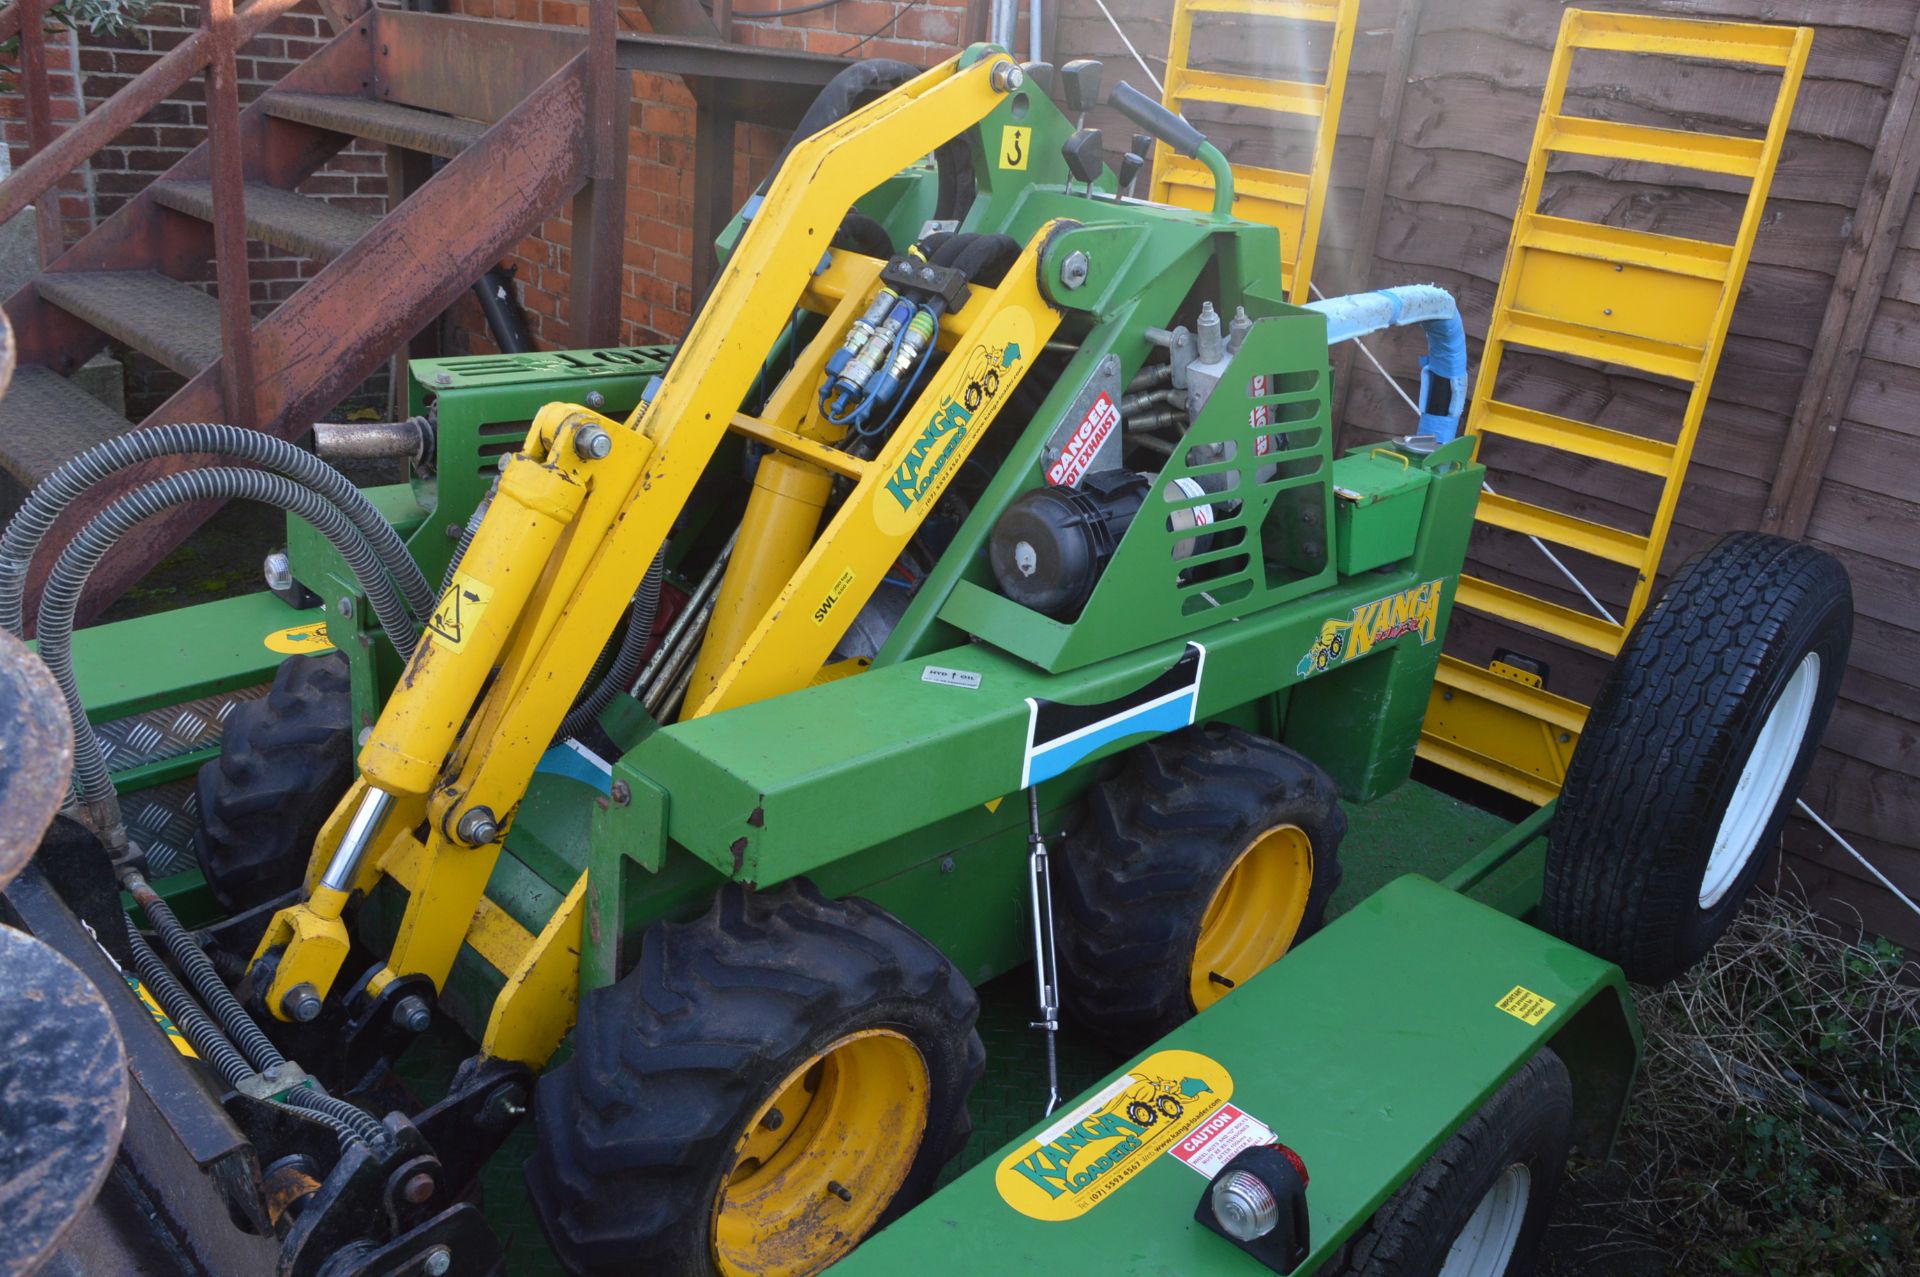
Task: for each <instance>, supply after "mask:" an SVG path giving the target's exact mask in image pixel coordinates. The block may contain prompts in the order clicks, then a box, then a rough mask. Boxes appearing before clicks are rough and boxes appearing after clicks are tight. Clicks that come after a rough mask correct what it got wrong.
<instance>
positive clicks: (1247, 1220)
mask: <svg viewBox="0 0 1920 1277" xmlns="http://www.w3.org/2000/svg"><path fill="white" fill-rule="evenodd" d="M1213 1215H1214V1218H1215V1219H1217V1220H1219V1221H1220V1227H1221V1228H1222V1229H1224V1230H1225V1231H1226V1234H1227V1236H1229V1237H1232V1238H1233V1239H1234V1240H1236V1241H1243V1242H1250V1241H1253V1240H1254V1239H1255V1238H1258V1237H1265V1236H1266V1235H1267V1234H1268V1233H1270V1232H1272V1231H1273V1229H1274V1225H1276V1224H1278V1223H1279V1222H1280V1203H1279V1202H1277V1201H1275V1200H1274V1197H1273V1190H1272V1189H1270V1188H1268V1187H1267V1185H1266V1183H1265V1182H1264V1181H1263V1180H1261V1178H1260V1177H1259V1176H1258V1175H1255V1174H1254V1173H1253V1172H1251V1171H1235V1172H1234V1173H1233V1174H1231V1175H1228V1176H1225V1177H1224V1178H1222V1179H1221V1180H1219V1181H1218V1182H1217V1183H1215V1184H1214V1186H1213Z"/></svg>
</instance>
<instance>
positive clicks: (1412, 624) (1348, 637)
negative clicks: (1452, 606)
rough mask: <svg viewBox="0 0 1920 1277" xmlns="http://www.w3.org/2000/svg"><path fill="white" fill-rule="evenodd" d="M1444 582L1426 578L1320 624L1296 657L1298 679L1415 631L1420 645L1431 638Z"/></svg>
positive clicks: (1349, 659) (1438, 611)
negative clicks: (1315, 635)
mask: <svg viewBox="0 0 1920 1277" xmlns="http://www.w3.org/2000/svg"><path fill="white" fill-rule="evenodd" d="M1444 584H1445V582H1444V581H1438V580H1435V581H1428V582H1426V583H1424V584H1422V585H1416V586H1413V587H1412V588H1411V589H1406V590H1402V591H1400V592H1399V593H1398V594H1389V595H1387V596H1386V597H1385V598H1383V599H1375V600H1373V601H1372V602H1371V603H1362V604H1361V605H1360V606H1359V607H1357V608H1355V609H1353V615H1352V616H1349V617H1334V618H1332V619H1330V620H1328V621H1327V623H1326V624H1325V625H1322V626H1321V627H1320V637H1318V638H1316V639H1315V640H1314V641H1313V646H1312V647H1310V648H1308V649H1307V654H1306V655H1305V656H1303V657H1301V658H1300V665H1299V668H1298V670H1297V671H1296V672H1297V673H1298V674H1299V675H1300V677H1301V678H1308V677H1311V676H1312V675H1314V674H1324V673H1326V672H1327V671H1328V670H1330V669H1333V668H1335V667H1336V666H1340V665H1345V664H1346V663H1347V662H1348V661H1351V660H1353V659H1355V658H1356V657H1361V656H1365V655H1366V654H1367V653H1368V652H1371V651H1372V650H1373V649H1374V648H1375V647H1378V646H1379V645H1380V644H1382V643H1386V642H1389V641H1391V640H1393V639H1397V638H1403V637H1405V636H1406V635H1409V634H1418V635H1419V636H1420V642H1421V644H1422V645H1423V646H1424V645H1425V644H1428V643H1431V642H1433V640H1434V636H1435V635H1436V634H1437V633H1438V630H1439V625H1440V590H1441V587H1442V586H1443V585H1444Z"/></svg>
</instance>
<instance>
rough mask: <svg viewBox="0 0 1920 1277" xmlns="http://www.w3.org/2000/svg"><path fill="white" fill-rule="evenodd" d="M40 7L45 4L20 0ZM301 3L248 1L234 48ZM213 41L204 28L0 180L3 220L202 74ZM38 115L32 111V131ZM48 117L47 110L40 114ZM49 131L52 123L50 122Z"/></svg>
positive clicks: (240, 12)
mask: <svg viewBox="0 0 1920 1277" xmlns="http://www.w3.org/2000/svg"><path fill="white" fill-rule="evenodd" d="M20 3H22V4H31V5H35V6H38V5H39V4H42V3H44V0H20ZM299 3H300V0H248V3H247V4H245V5H243V6H241V7H240V8H239V9H236V10H235V11H234V24H235V33H234V45H235V47H236V48H237V47H239V46H240V45H242V44H245V43H246V42H247V41H248V40H251V39H253V37H254V36H256V35H258V34H259V33H260V30H261V28H263V27H265V26H266V25H267V24H268V23H270V22H272V21H273V20H274V19H276V18H278V17H279V16H280V15H281V14H283V13H285V12H286V11H287V10H289V9H291V8H293V7H294V6H295V5H296V4H299ZM211 41H212V37H211V36H210V35H209V34H208V33H207V31H206V30H205V28H202V29H201V30H199V31H195V32H194V33H193V34H192V35H190V36H188V37H187V38H186V39H184V40H182V41H181V42H180V43H179V44H177V45H175V46H174V47H173V48H172V49H171V50H169V51H168V52H167V53H166V54H165V55H164V56H162V57H161V59H160V60H159V61H158V62H155V63H154V64H153V65H152V66H150V67H148V68H147V69H146V70H145V71H142V72H141V73H140V74H139V75H137V76H135V77H134V79H133V81H132V82H131V83H130V84H128V85H127V87H126V88H124V89H121V90H120V91H119V92H118V93H116V94H114V95H113V96H112V97H110V98H108V99H107V100H106V101H105V102H102V103H101V104H100V105H99V106H97V107H95V108H94V109H93V110H91V111H89V112H87V115H86V118H85V119H83V120H81V121H80V122H79V123H78V124H76V125H74V126H73V127H72V128H70V129H68V130H67V131H66V132H64V133H62V134H61V135H60V136H59V137H57V138H54V139H53V140H52V141H51V142H50V143H48V145H47V146H46V148H45V149H44V150H40V149H36V150H35V153H34V156H33V158H32V159H30V160H28V161H27V162H26V163H24V164H22V165H21V166H20V167H19V168H17V169H15V170H14V172H13V176H12V177H9V178H8V179H7V180H6V181H4V182H0V222H4V221H6V220H8V219H9V218H11V217H12V216H13V215H14V214H16V213H18V212H19V211H20V210H21V209H23V208H25V207H26V206H27V205H29V204H31V203H33V202H34V201H35V200H36V199H38V198H40V196H41V195H42V194H44V193H45V192H47V191H49V190H51V189H53V187H54V185H55V184H56V183H58V182H59V181H60V179H61V178H63V177H65V176H66V175H67V174H68V173H71V172H72V171H73V170H74V169H77V168H79V167H80V166H81V165H82V164H84V163H86V162H87V160H88V159H90V158H92V156H93V153H94V152H95V151H97V150H99V149H100V148H101V147H103V146H105V145H106V144H107V143H109V142H111V141H112V140H113V139H114V138H116V137H118V136H120V134H122V133H124V132H126V130H127V129H128V128H129V127H130V126H131V125H133V124H135V123H136V122H138V121H139V120H140V119H141V118H142V117H143V116H145V115H146V114H147V112H149V111H151V110H153V108H154V107H156V106H158V105H160V103H162V102H164V101H165V100H166V99H167V98H169V97H171V96H172V95H173V93H174V91H175V90H176V89H178V88H179V87H180V86H181V85H183V84H185V83H186V82H187V81H188V80H191V79H192V78H193V77H194V76H196V75H198V74H199V73H200V72H201V70H202V69H203V68H204V67H205V66H206V65H207V58H208V57H209V56H211V53H212V43H211ZM35 114H36V113H35V112H33V111H32V110H31V109H29V112H28V121H27V123H28V127H29V129H31V128H32V127H33V117H34V115H35ZM37 114H38V115H39V117H40V118H41V119H42V120H45V119H46V113H45V112H44V111H41V112H38V113H37ZM48 126H49V127H51V122H50V121H49V122H48Z"/></svg>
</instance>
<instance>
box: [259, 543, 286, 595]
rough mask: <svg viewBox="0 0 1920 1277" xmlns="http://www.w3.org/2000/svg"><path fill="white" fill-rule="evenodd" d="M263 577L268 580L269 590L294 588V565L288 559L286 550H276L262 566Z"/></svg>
mask: <svg viewBox="0 0 1920 1277" xmlns="http://www.w3.org/2000/svg"><path fill="white" fill-rule="evenodd" d="M260 571H261V575H263V576H265V577H266V579H267V588H268V589H269V590H274V591H280V590H288V589H292V588H293V564H292V563H291V562H289V561H288V559H287V552H286V551H285V550H275V551H274V552H273V553H272V554H269V555H268V556H267V557H266V559H265V561H264V562H262V563H261V565H260Z"/></svg>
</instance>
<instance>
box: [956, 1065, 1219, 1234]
mask: <svg viewBox="0 0 1920 1277" xmlns="http://www.w3.org/2000/svg"><path fill="white" fill-rule="evenodd" d="M1232 1095H1233V1078H1232V1076H1231V1075H1230V1074H1228V1072H1227V1070H1226V1069H1225V1067H1223V1066H1222V1065H1221V1064H1220V1063H1219V1062H1218V1061H1216V1060H1212V1059H1209V1058H1208V1057H1207V1056H1204V1055H1200V1054H1198V1053H1196V1052H1193V1051H1156V1052H1154V1053H1153V1054H1152V1055H1150V1056H1148V1057H1147V1058H1146V1059H1144V1060H1142V1061H1140V1062H1139V1063H1138V1064H1137V1065H1135V1066H1134V1067H1133V1068H1131V1069H1129V1070H1127V1072H1125V1073H1123V1074H1121V1075H1120V1076H1119V1077H1117V1078H1115V1079H1114V1080H1113V1081H1111V1082H1109V1083H1107V1085H1105V1086H1103V1087H1101V1088H1100V1089H1099V1090H1098V1091H1096V1092H1094V1094H1093V1095H1092V1096H1090V1097H1088V1099H1087V1100H1086V1102H1085V1103H1083V1104H1079V1105H1077V1106H1075V1107H1074V1108H1073V1109H1072V1110H1070V1111H1068V1112H1066V1113H1064V1114H1062V1115H1061V1116H1060V1117H1058V1118H1057V1119H1055V1120H1054V1122H1053V1123H1052V1125H1050V1126H1048V1127H1046V1128H1045V1129H1043V1130H1041V1131H1039V1132H1038V1133H1036V1134H1035V1135H1034V1137H1033V1138H1032V1139H1030V1140H1028V1141H1026V1142H1025V1143H1024V1144H1022V1145H1020V1147H1018V1148H1016V1149H1014V1150H1013V1152H1011V1153H1009V1154H1008V1155H1007V1156H1006V1157H1005V1158H1003V1159H1001V1162H1000V1167H999V1169H998V1170H997V1171H996V1172H995V1173H994V1178H993V1182H994V1187H995V1188H997V1189H998V1190H999V1192H1000V1196H1001V1198H1002V1200H1004V1201H1005V1202H1006V1203H1007V1205H1009V1206H1011V1207H1013V1208H1014V1209H1015V1210H1017V1211H1019V1212H1020V1213H1021V1214H1022V1215H1026V1216H1028V1217H1029V1218H1032V1219H1040V1220H1048V1221H1059V1220H1068V1219H1078V1218H1080V1217H1081V1216H1082V1215H1084V1214H1086V1213H1087V1212H1088V1211H1090V1210H1092V1209H1093V1208H1094V1207H1096V1206H1098V1205H1099V1204H1100V1203H1101V1202H1104V1201H1106V1200H1107V1199H1108V1198H1109V1197H1111V1196H1113V1194H1114V1193H1115V1192H1116V1191H1117V1190H1118V1189H1119V1188H1120V1187H1121V1186H1123V1185H1124V1184H1126V1183H1127V1181H1129V1180H1131V1179H1132V1178H1133V1177H1134V1176H1136V1175H1138V1174H1139V1173H1140V1172H1141V1171H1142V1170H1144V1169H1145V1168H1146V1167H1147V1166H1148V1165H1149V1164H1151V1163H1152V1161H1153V1159H1154V1158H1156V1157H1158V1156H1160V1154H1162V1153H1164V1152H1166V1151H1167V1150H1168V1149H1170V1148H1172V1147H1174V1146H1175V1145H1176V1144H1178V1143H1180V1141H1181V1140H1184V1139H1186V1138H1187V1137H1188V1136H1190V1135H1192V1134H1193V1132H1194V1130H1195V1129H1196V1128H1198V1127H1199V1126H1200V1125H1201V1123H1203V1122H1205V1121H1206V1120H1207V1119H1208V1118H1209V1117H1211V1116H1212V1115H1213V1114H1214V1113H1215V1112H1216V1111H1218V1109H1219V1108H1220V1106H1221V1105H1222V1104H1225V1103H1226V1102H1227V1100H1228V1099H1230V1098H1231V1097H1232Z"/></svg>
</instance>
